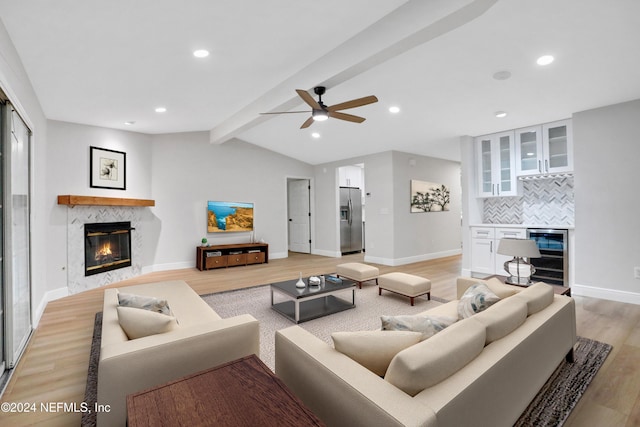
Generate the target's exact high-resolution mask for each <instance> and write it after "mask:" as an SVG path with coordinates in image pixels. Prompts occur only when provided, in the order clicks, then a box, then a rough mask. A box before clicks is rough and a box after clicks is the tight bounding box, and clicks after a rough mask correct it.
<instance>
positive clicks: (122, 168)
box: [89, 147, 127, 190]
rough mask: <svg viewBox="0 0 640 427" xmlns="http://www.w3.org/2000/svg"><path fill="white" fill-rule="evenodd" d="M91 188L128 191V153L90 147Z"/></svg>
mask: <svg viewBox="0 0 640 427" xmlns="http://www.w3.org/2000/svg"><path fill="white" fill-rule="evenodd" d="M89 150H90V151H89V177H90V186H91V188H110V189H112V190H126V189H127V153H124V152H122V151H115V150H109V149H107V148H100V147H89Z"/></svg>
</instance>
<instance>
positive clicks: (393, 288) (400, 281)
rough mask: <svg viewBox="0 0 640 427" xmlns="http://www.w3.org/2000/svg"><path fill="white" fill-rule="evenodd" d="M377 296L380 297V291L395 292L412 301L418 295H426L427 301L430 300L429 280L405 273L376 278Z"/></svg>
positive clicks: (388, 274)
mask: <svg viewBox="0 0 640 427" xmlns="http://www.w3.org/2000/svg"><path fill="white" fill-rule="evenodd" d="M378 286H379V288H378V295H382V290H383V289H384V290H385V291H390V292H395V293H396V294H400V295H404V296H406V297H409V298H410V299H411V305H413V299H414V298H415V297H419V296H420V295H424V294H427V299H431V280H429V279H425V278H424V277H420V276H414V275H413V274H407V273H387V274H383V275H382V276H380V277H378Z"/></svg>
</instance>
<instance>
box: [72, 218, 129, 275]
mask: <svg viewBox="0 0 640 427" xmlns="http://www.w3.org/2000/svg"><path fill="white" fill-rule="evenodd" d="M131 230H134V229H133V228H131V222H103V223H95V224H85V225H84V237H85V238H84V275H85V276H91V275H93V274H98V273H104V272H105V271H111V270H116V269H118V268H124V267H129V266H131Z"/></svg>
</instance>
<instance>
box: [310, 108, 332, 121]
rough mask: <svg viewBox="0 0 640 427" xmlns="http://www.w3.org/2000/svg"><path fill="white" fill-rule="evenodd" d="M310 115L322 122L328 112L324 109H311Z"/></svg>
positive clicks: (327, 116)
mask: <svg viewBox="0 0 640 427" xmlns="http://www.w3.org/2000/svg"><path fill="white" fill-rule="evenodd" d="M312 116H313V120H315V121H316V122H324V121H325V120H327V119H328V118H329V113H328V112H326V111H324V110H313V113H312Z"/></svg>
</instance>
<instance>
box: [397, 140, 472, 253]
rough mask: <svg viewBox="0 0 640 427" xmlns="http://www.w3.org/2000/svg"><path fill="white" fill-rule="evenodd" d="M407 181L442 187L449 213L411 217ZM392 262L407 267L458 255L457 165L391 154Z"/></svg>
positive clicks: (459, 201) (459, 222) (409, 155)
mask: <svg viewBox="0 0 640 427" xmlns="http://www.w3.org/2000/svg"><path fill="white" fill-rule="evenodd" d="M411 180H419V181H427V182H433V183H437V184H444V185H445V186H447V187H448V188H449V191H450V198H451V202H450V204H449V210H448V211H443V212H421V213H411V209H410V202H411V191H410V182H411ZM393 182H394V191H393V199H394V206H395V211H394V215H393V220H394V227H393V230H394V233H393V238H394V248H395V250H394V259H395V260H396V263H399V262H400V263H403V264H406V263H410V262H417V261H423V260H426V259H432V258H437V257H440V256H447V255H455V254H459V253H461V251H462V230H461V217H460V216H461V215H460V212H461V202H462V194H461V193H462V187H461V181H460V163H458V162H453V161H447V160H442V159H435V158H433V157H425V156H417V155H415V154H409V153H402V152H397V151H394V152H393Z"/></svg>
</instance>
